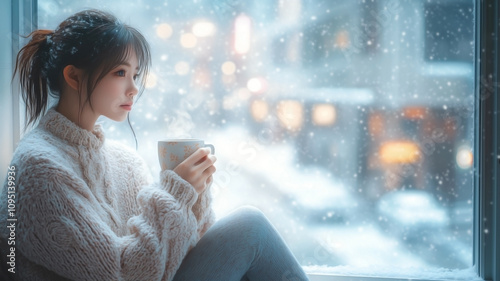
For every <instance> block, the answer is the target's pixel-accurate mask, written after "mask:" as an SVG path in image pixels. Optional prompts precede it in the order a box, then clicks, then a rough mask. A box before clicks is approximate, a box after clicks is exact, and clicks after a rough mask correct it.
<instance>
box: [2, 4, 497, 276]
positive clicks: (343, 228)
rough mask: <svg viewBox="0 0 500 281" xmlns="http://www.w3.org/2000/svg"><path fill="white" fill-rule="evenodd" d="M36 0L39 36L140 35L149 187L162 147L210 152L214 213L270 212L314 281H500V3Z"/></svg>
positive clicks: (120, 135)
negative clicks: (247, 207)
mask: <svg viewBox="0 0 500 281" xmlns="http://www.w3.org/2000/svg"><path fill="white" fill-rule="evenodd" d="M33 2H34V3H37V6H36V7H35V8H36V9H34V10H35V11H36V12H35V13H34V15H35V17H31V13H29V12H27V13H25V14H23V15H24V18H30V19H35V21H36V22H37V24H38V27H39V28H50V29H53V28H54V27H55V26H56V24H58V23H59V22H61V21H62V20H63V19H64V18H65V17H67V16H68V15H69V14H71V13H74V12H76V11H78V10H80V9H82V8H85V7H89V6H92V7H96V8H102V9H107V10H110V11H112V12H113V13H114V14H115V15H117V16H118V17H119V18H121V19H123V20H125V21H126V22H128V23H130V24H131V25H133V26H136V27H138V28H139V29H140V30H141V31H142V32H143V33H144V34H145V35H146V37H147V38H148V40H149V42H150V43H151V46H152V48H153V70H152V73H151V75H150V77H149V80H148V88H147V90H146V91H145V93H144V94H143V96H142V97H141V99H140V100H139V102H138V104H137V107H136V108H135V110H134V112H132V113H131V120H132V124H133V128H134V130H135V132H136V134H137V139H138V145H139V148H138V150H139V153H140V154H141V155H142V156H143V157H144V158H145V159H146V161H147V162H148V163H149V166H150V168H151V171H152V173H153V174H154V175H155V174H158V172H159V165H158V159H157V155H156V141H157V140H159V139H162V138H168V137H186V136H192V137H200V138H204V139H205V140H206V141H207V142H210V143H212V144H214V145H215V147H216V152H217V155H218V158H219V160H218V165H217V167H218V172H217V176H216V181H215V183H214V186H213V191H214V196H215V202H214V207H215V209H216V212H217V214H218V215H219V216H223V215H224V214H225V213H227V212H228V211H229V210H231V209H233V208H235V207H236V206H239V205H243V204H252V205H255V206H257V207H259V208H260V209H262V210H263V211H264V212H265V213H266V215H267V216H268V217H269V219H270V220H271V221H272V222H273V224H274V225H275V226H276V227H277V229H278V230H279V231H280V233H281V234H282V236H283V237H284V238H285V240H286V241H287V243H288V244H289V245H290V247H291V248H292V251H293V252H294V254H295V255H296V257H297V258H298V259H299V261H300V262H301V264H302V265H303V266H304V267H305V268H306V270H307V271H308V272H309V273H311V280H334V279H333V278H331V277H330V276H332V275H333V276H336V277H335V278H336V279H335V280H380V279H384V278H400V280H406V279H408V278H415V279H422V280H429V279H430V280H432V279H447V278H448V279H462V280H482V279H484V280H498V278H499V272H498V268H496V266H495V265H497V264H498V258H497V257H498V251H499V246H498V245H499V243H500V242H499V238H498V236H499V235H498V231H500V230H499V224H498V221H499V218H498V216H499V203H500V202H499V201H500V198H499V196H500V195H499V193H498V191H496V190H495V187H497V186H498V183H497V182H496V175H497V174H498V159H496V155H499V153H498V150H499V147H498V146H499V145H500V141H499V140H498V137H497V136H496V135H497V134H498V121H499V120H498V116H497V115H495V114H493V113H494V112H497V110H498V97H497V95H498V88H499V87H498V53H499V51H498V24H496V25H495V24H494V23H495V22H496V23H498V10H499V7H498V3H497V2H494V1H473V0H455V1H437V0H430V1H405V0H401V1H391V0H356V1H345V0H344V1H341V0H335V1H326V0H315V1H313V0H310V1H309V0H276V1H240V0H227V1H208V0H198V1H183V2H181V1H148V2H147V5H144V3H142V2H141V3H140V4H139V3H134V2H131V3H127V4H123V3H122V1H115V0H110V1H107V3H106V4H102V3H98V1H95V3H94V2H93V1H87V2H86V3H85V4H84V5H82V4H79V3H77V2H71V1H55V0H38V1H33ZM31 3H32V2H31V1H21V5H19V6H14V7H12V8H13V10H15V9H18V10H20V11H26V9H29V7H31V6H30V5H31ZM2 5H5V4H2ZM12 5H15V4H12ZM18 10H15V11H16V13H13V16H16V15H19V11H18ZM495 11H496V12H495ZM495 13H496V14H495ZM21 14H22V13H21ZM478 15H479V16H478ZM21 30H22V29H21ZM25 33H26V32H23V33H22V34H25ZM490 34H494V37H490V36H489V35H490ZM495 40H496V41H495ZM495 42H497V43H496V44H497V45H495ZM495 46H496V47H495ZM479 47H480V49H481V50H483V49H484V50H485V52H481V53H480V52H477V50H478V48H479ZM494 48H497V49H496V53H495V49H494ZM476 52H477V55H474V54H475V53H476ZM475 57H480V58H481V61H482V62H484V63H481V64H477V63H475V62H476V60H475ZM2 77H3V76H2ZM2 104H3V103H2ZM14 116H15V114H14ZM495 118H496V119H495ZM102 121H103V122H104V126H105V128H106V135H107V137H108V138H114V139H121V140H123V141H124V142H126V143H128V144H129V145H131V146H135V142H134V138H133V135H132V133H131V131H130V129H129V128H128V126H127V125H126V124H120V123H113V122H110V121H106V120H102ZM17 125H19V124H17ZM14 135H15V133H14ZM3 143H4V141H3V140H2V144H3ZM476 171H477V173H476ZM478 173H479V174H478ZM443 268H444V269H443ZM353 276H354V277H353ZM355 276H367V277H355ZM477 276H480V277H481V278H479V277H477ZM396 280H399V279H396Z"/></svg>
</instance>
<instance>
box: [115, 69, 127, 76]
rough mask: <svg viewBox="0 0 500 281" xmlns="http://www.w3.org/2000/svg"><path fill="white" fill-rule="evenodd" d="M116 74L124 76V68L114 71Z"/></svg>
mask: <svg viewBox="0 0 500 281" xmlns="http://www.w3.org/2000/svg"><path fill="white" fill-rule="evenodd" d="M116 75H118V76H125V70H118V71H117V72H116Z"/></svg>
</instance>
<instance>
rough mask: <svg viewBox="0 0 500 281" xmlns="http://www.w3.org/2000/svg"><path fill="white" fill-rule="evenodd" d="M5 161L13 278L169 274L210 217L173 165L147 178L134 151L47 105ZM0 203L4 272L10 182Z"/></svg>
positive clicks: (202, 198) (204, 201)
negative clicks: (10, 169)
mask: <svg viewBox="0 0 500 281" xmlns="http://www.w3.org/2000/svg"><path fill="white" fill-rule="evenodd" d="M11 165H12V166H14V167H15V178H16V181H15V188H16V193H15V195H16V197H15V199H16V200H15V201H16V202H15V203H16V206H15V218H16V219H17V222H16V228H15V255H16V258H15V260H16V262H15V265H16V268H15V272H16V273H14V274H12V273H8V276H10V277H11V278H12V277H13V279H14V280H65V279H64V278H67V279H71V280H96V281H105V280H134V281H135V280H148V281H152V280H171V279H172V278H173V276H174V275H175V272H176V270H177V269H178V268H179V266H180V264H181V262H182V259H183V258H184V256H185V255H186V254H187V252H188V250H189V249H190V248H191V247H193V246H194V245H195V244H196V243H197V241H198V240H199V239H200V237H201V236H202V235H203V234H204V233H205V231H206V230H207V229H208V228H209V227H210V226H211V224H212V223H213V221H214V215H213V212H212V209H211V197H210V191H209V190H208V189H207V190H205V191H204V192H203V193H201V194H200V195H198V194H197V193H196V191H195V189H194V188H193V187H192V186H191V185H190V184H189V183H188V182H186V181H184V180H183V179H182V178H180V177H179V176H178V175H177V174H176V173H174V172H172V171H163V172H161V173H160V180H159V183H152V177H151V176H150V174H149V172H148V169H147V167H146V165H145V163H144V161H143V160H142V159H141V157H139V156H138V155H137V154H136V152H135V151H134V150H132V149H129V148H127V147H125V146H124V145H120V144H119V143H116V142H111V141H109V140H105V138H104V135H103V132H102V130H101V127H100V126H99V125H96V126H95V128H94V130H93V132H89V131H87V130H84V129H82V128H80V127H78V126H77V125H76V124H74V123H72V122H71V121H70V120H68V119H67V118H66V117H64V116H63V115H61V114H60V113H58V112H57V111H55V110H54V109H50V110H49V111H48V112H47V114H46V115H45V116H43V117H42V119H41V120H40V123H39V125H38V126H37V127H36V128H35V129H33V130H32V131H31V132H29V133H28V134H27V135H26V136H25V137H24V138H23V139H22V140H21V141H20V143H19V145H18V147H17V149H16V151H15V153H14V157H13V160H12V163H11ZM0 202H1V203H0V221H1V222H2V225H1V226H2V227H1V228H0V249H1V258H0V260H1V262H2V267H3V268H5V266H6V260H5V259H6V256H7V255H8V253H9V252H8V251H7V250H9V251H10V247H12V246H8V245H7V240H6V239H7V237H9V235H11V234H12V233H11V231H10V229H8V228H7V227H5V222H7V219H8V217H7V216H8V209H7V206H8V204H7V181H6V182H5V184H4V188H3V189H2V190H1V192H0ZM63 277H64V278H63Z"/></svg>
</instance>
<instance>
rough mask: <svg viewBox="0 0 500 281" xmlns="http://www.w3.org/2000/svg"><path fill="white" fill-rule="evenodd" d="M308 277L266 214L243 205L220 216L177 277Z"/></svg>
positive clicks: (201, 280) (286, 280)
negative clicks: (222, 216) (224, 215)
mask: <svg viewBox="0 0 500 281" xmlns="http://www.w3.org/2000/svg"><path fill="white" fill-rule="evenodd" d="M180 280H186V281H225V280H228V281H240V280H252V281H254V280H255V281H257V280H258V281H267V280H269V281H303V280H308V278H307V277H306V275H305V273H304V271H303V270H302V267H301V266H300V264H299V263H298V262H297V260H296V259H295V257H294V256H293V254H292V252H290V249H288V247H287V246H286V244H285V242H284V241H283V239H282V238H281V236H280V235H279V234H278V232H277V231H276V229H275V228H274V227H273V226H272V225H271V223H270V222H269V221H268V219H267V218H266V217H265V216H264V214H263V213H262V212H261V211H259V210H258V209H257V208H254V207H241V208H239V209H237V210H236V211H233V212H232V213H230V214H229V215H227V216H226V217H224V218H222V219H220V220H218V221H217V222H216V223H215V224H214V225H213V226H212V227H211V228H210V229H209V230H208V231H207V232H206V233H205V235H204V236H203V237H202V238H201V240H200V241H199V242H198V244H197V245H196V247H194V248H193V249H191V251H190V252H189V253H188V255H187V256H186V257H185V258H184V260H183V262H182V264H181V266H180V268H179V270H178V271H177V273H176V275H175V277H174V281H180Z"/></svg>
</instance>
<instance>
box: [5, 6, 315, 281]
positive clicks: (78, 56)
mask: <svg viewBox="0 0 500 281" xmlns="http://www.w3.org/2000/svg"><path fill="white" fill-rule="evenodd" d="M149 65H150V52H149V45H148V43H147V42H146V40H145V38H144V37H143V36H142V35H141V34H140V33H139V32H138V31H137V30H136V29H134V28H132V27H130V26H127V25H125V24H122V23H121V22H119V21H118V20H117V19H116V18H115V17H113V16H112V15H110V14H108V13H105V12H102V11H97V10H86V11H82V12H79V13H76V14H75V15H73V16H71V17H69V18H68V19H66V20H65V21H63V22H62V23H61V24H60V25H59V27H58V28H57V29H56V30H55V31H49V30H37V31H35V32H33V33H32V34H31V41H30V42H29V43H28V44H27V45H26V46H25V47H23V48H22V49H21V50H20V52H19V54H18V57H17V63H16V70H15V73H14V74H16V73H19V80H20V83H21V89H22V93H23V99H24V101H25V104H26V112H27V120H28V124H30V123H35V122H36V121H37V120H39V124H38V126H37V127H36V128H35V129H33V130H32V131H30V132H29V133H28V134H26V135H25V136H24V137H23V139H22V140H21V142H20V143H19V145H18V147H17V149H16V151H15V153H14V156H13V159H12V162H11V166H10V167H9V168H10V171H12V172H13V175H14V177H12V178H11V179H10V180H9V179H8V180H7V181H6V182H5V185H4V189H2V194H1V196H2V197H1V198H4V199H2V200H6V201H4V202H3V203H2V204H0V219H1V220H2V221H4V222H10V220H9V218H10V219H12V218H15V219H16V221H15V232H14V235H15V241H14V245H11V242H10V241H11V240H12V239H11V240H9V238H10V237H11V236H12V231H11V229H10V228H5V227H4V228H2V229H1V230H0V238H1V239H0V245H1V247H0V249H1V250H2V253H1V256H2V259H5V260H3V261H2V267H3V268H4V273H3V274H4V275H5V278H9V279H13V280H68V279H69V280H99V281H102V280H306V279H307V277H306V276H305V274H304V272H303V271H302V269H301V267H300V265H299V264H298V263H297V261H296V259H295V258H294V257H293V255H292V254H291V252H290V251H289V249H288V248H287V246H286V245H285V243H284V242H283V240H282V239H281V237H280V236H279V235H278V233H277V232H276V230H275V229H274V228H273V227H272V226H271V225H270V223H269V222H268V221H267V219H266V218H265V217H264V216H263V215H262V213H260V212H259V211H258V210H256V209H254V208H248V207H247V208H242V209H239V210H238V211H236V212H233V213H232V214H230V215H228V216H227V217H225V218H223V219H221V220H219V221H218V222H217V223H215V224H214V215H213V212H212V209H211V197H210V188H209V187H210V185H211V183H212V175H213V173H214V172H215V167H214V165H213V164H214V162H215V161H216V158H215V156H213V155H210V154H209V150H206V149H199V150H197V151H196V152H195V153H194V154H193V155H191V156H190V157H189V158H188V159H186V160H185V161H184V162H182V163H181V164H180V165H179V166H178V167H176V168H175V169H174V170H173V171H169V170H164V171H161V173H160V179H159V182H157V183H153V181H152V178H151V176H150V175H149V172H148V170H147V167H146V165H145V164H144V161H143V160H142V159H141V157H140V156H139V155H137V153H136V152H135V151H133V150H131V149H128V148H127V147H125V146H123V145H120V144H119V143H117V142H112V141H110V140H105V138H104V133H103V131H102V129H101V127H100V126H99V125H96V124H95V123H96V120H97V118H98V117H100V116H106V117H108V118H110V119H112V120H115V121H123V120H125V119H126V118H127V117H128V113H129V112H130V111H131V110H132V107H133V103H134V98H135V97H136V96H137V94H138V93H139V92H142V89H143V88H144V87H143V86H144V83H145V77H146V75H147V72H148V69H149ZM137 84H139V87H138V86H137ZM49 94H51V95H52V96H54V97H56V98H57V100H58V101H57V105H56V106H54V107H51V108H49V109H48V110H46V109H47V107H48V96H49ZM45 111H47V112H46V113H45V114H44V112H45ZM10 175H12V173H11V174H10ZM12 187H14V188H12ZM13 190H14V192H13ZM8 196H14V197H13V198H14V201H15V210H14V209H11V208H10V207H12V205H11V206H10V207H9V204H8V203H9V202H8V201H7V198H8ZM14 201H12V202H14ZM12 210H14V212H13V215H10V214H12V212H11V213H9V211H12ZM9 216H10V217H9ZM12 251H13V252H14V253H15V273H13V272H12V271H13V270H11V271H9V268H5V265H8V264H7V262H9V258H8V257H7V256H8V255H9V254H10V253H12ZM290 278H291V279H290Z"/></svg>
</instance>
